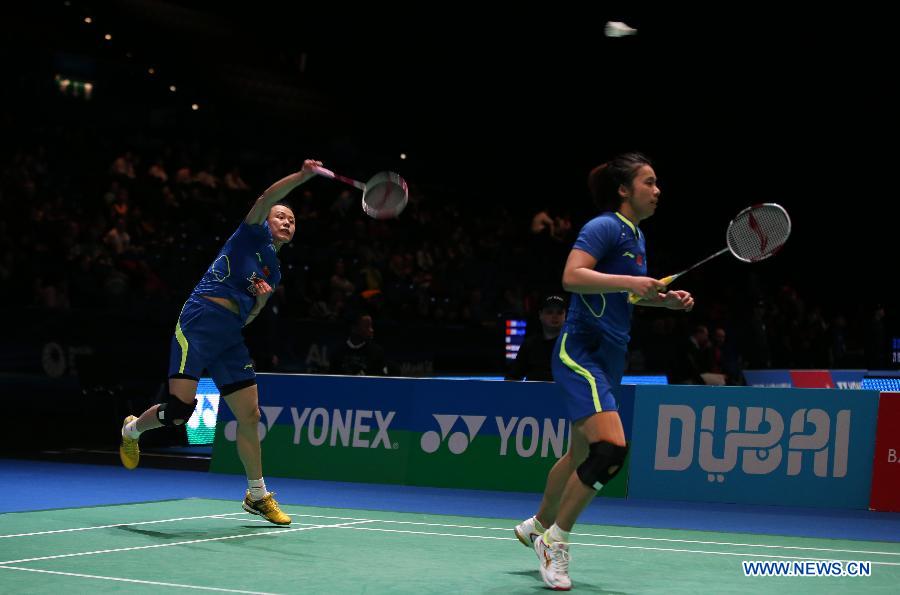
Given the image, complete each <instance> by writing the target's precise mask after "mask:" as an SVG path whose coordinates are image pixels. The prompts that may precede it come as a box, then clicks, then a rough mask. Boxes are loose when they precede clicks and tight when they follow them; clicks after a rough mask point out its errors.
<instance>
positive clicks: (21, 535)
mask: <svg viewBox="0 0 900 595" xmlns="http://www.w3.org/2000/svg"><path fill="white" fill-rule="evenodd" d="M236 514H246V513H245V512H224V513H222V514H206V515H203V516H183V517H178V518H174V519H160V520H158V521H137V522H133V523H116V524H115V525H95V526H93V527H75V528H73V529H54V530H52V531H35V532H33V533H11V534H8V535H0V539H4V538H8V537H31V536H33V535H52V534H54V533H71V532H72V531H93V530H94V529H111V528H114V527H130V526H132V525H153V524H155V523H173V522H175V521H192V520H194V519H217V518H222V517H227V516H230V515H236Z"/></svg>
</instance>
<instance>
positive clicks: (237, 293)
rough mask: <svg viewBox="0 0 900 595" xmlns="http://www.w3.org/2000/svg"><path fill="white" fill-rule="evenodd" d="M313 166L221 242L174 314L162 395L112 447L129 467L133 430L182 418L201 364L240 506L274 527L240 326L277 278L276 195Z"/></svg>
mask: <svg viewBox="0 0 900 595" xmlns="http://www.w3.org/2000/svg"><path fill="white" fill-rule="evenodd" d="M321 165H322V164H321V162H319V161H313V160H307V161H305V162H304V163H303V168H302V169H301V170H300V171H298V172H296V173H293V174H291V175H289V176H287V177H285V178H283V179H281V180H279V181H277V182H275V183H274V184H272V186H271V187H269V189H268V190H266V191H265V192H264V193H263V195H262V196H260V197H259V199H257V201H256V203H255V204H254V205H253V208H252V209H250V212H249V213H248V214H247V217H246V218H245V219H244V221H242V222H241V224H240V226H239V227H238V229H237V231H235V232H234V234H233V235H232V236H231V237H230V238H229V239H228V241H227V242H225V245H224V246H223V247H222V249H221V250H220V251H219V254H218V256H216V259H215V260H214V261H213V263H212V265H211V266H210V267H209V269H208V270H207V271H206V274H205V275H203V278H202V279H201V280H200V283H198V284H197V286H196V287H195V288H194V291H193V292H192V293H191V295H190V297H189V298H188V300H187V302H185V304H184V307H182V309H181V314H180V315H179V316H178V322H177V324H176V325H175V335H174V336H173V337H172V346H171V352H170V356H169V394H168V396H167V397H166V398H165V400H164V402H163V403H161V404H159V405H154V406H152V407H150V408H149V409H147V410H146V411H145V412H144V413H142V414H141V415H140V417H135V416H133V415H129V416H128V417H126V418H125V421H124V423H123V425H122V443H121V446H120V447H119V456H120V458H121V459H122V464H123V465H125V467H126V468H128V469H134V468H135V467H137V465H138V461H139V459H140V449H139V447H138V440H139V438H140V435H141V433H143V432H146V431H148V430H153V429H155V428H159V427H162V426H179V425H182V424H184V423H186V422H187V420H188V419H189V418H190V417H191V414H192V413H193V411H194V407H195V406H196V405H197V400H196V399H195V398H194V397H195V394H196V392H197V381H198V379H199V378H200V375H201V374H202V373H203V371H204V370H207V371H208V372H209V374H210V376H212V379H213V381H214V382H215V383H216V386H217V387H218V388H219V393H220V394H221V396H222V398H223V399H224V400H225V402H226V403H227V404H228V406H229V407H230V408H231V410H232V411H233V412H234V416H235V418H236V419H237V423H238V429H237V450H238V455H239V456H240V459H241V462H242V463H243V465H244V470H245V471H246V472H247V484H248V490H247V492H246V494H245V496H244V503H243V507H244V510H246V511H247V512H250V513H253V514H257V515H260V516H262V517H264V518H266V519H267V520H268V521H270V522H272V523H274V524H276V525H289V524H290V523H291V517H289V516H288V515H286V514H284V513H283V512H282V511H281V509H280V508H279V507H278V503H277V502H276V501H275V499H274V498H273V494H272V493H270V492H268V491H267V490H266V482H265V481H264V480H263V475H262V460H261V451H260V444H259V435H258V434H257V424H258V423H259V419H260V413H259V397H258V394H257V389H256V372H255V371H254V369H253V364H252V362H251V361H250V354H249V352H248V351H247V347H246V345H245V344H244V339H243V337H242V336H241V328H242V327H244V326H246V325H247V324H250V322H251V321H253V319H254V318H255V317H256V315H257V314H259V313H260V311H261V310H262V309H263V308H264V307H265V305H266V302H267V301H268V299H269V298H270V297H271V296H272V292H273V289H274V288H275V287H276V286H277V285H278V282H279V281H280V280H281V269H280V267H279V262H278V256H277V254H278V250H279V249H280V248H281V247H282V246H283V245H284V244H286V243H288V242H290V241H291V239H292V238H293V237H294V231H295V220H294V213H293V211H292V210H291V209H290V207H288V206H287V205H285V204H281V203H279V201H280V200H281V199H283V198H284V197H285V196H286V195H287V194H288V193H289V192H290V191H291V190H293V189H294V188H296V187H297V186H299V185H300V184H303V183H304V182H306V181H307V180H309V179H310V178H312V177H313V176H315V175H316V173H315V168H316V167H319V166H321Z"/></svg>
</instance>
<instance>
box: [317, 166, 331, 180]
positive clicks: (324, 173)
mask: <svg viewBox="0 0 900 595" xmlns="http://www.w3.org/2000/svg"><path fill="white" fill-rule="evenodd" d="M312 170H313V171H314V172H316V173H317V174H319V175H320V176H325V177H326V178H334V172H333V171H331V170H330V169H325V168H324V167H320V166H316V167H314V168H312Z"/></svg>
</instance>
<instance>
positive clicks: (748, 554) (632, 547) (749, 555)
mask: <svg viewBox="0 0 900 595" xmlns="http://www.w3.org/2000/svg"><path fill="white" fill-rule="evenodd" d="M349 525H350V523H346V524H345V526H341V525H332V526H334V527H337V528H338V529H354V530H357V531H380V532H384V533H408V534H412V535H436V536H440V537H466V538H469V539H500V540H509V541H518V539H516V538H515V537H490V536H486V535H459V534H456V533H429V532H427V531H403V530H400V529H376V528H374V527H351V526H349ZM569 543H570V544H571V545H585V546H589V547H605V548H613V549H626V550H651V551H659V552H677V553H685V554H709V555H713V556H744V557H745V558H785V559H788V560H797V559H798V558H793V557H791V556H777V555H775V554H756V553H753V552H708V551H703V550H683V549H676V548H664V547H647V546H641V545H612V544H606V543H579V542H576V541H572V542H569ZM799 559H800V560H814V561H819V562H847V561H848V560H835V559H832V558H799ZM872 564H879V565H882V566H900V562H872Z"/></svg>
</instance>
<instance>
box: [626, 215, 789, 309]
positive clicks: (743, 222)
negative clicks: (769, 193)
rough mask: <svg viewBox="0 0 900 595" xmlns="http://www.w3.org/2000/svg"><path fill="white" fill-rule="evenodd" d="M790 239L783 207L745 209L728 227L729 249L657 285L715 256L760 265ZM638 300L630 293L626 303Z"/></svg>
mask: <svg viewBox="0 0 900 595" xmlns="http://www.w3.org/2000/svg"><path fill="white" fill-rule="evenodd" d="M790 235H791V218H790V217H789V216H788V214H787V211H785V210H784V207H782V206H781V205H777V204H775V203H771V202H767V203H763V204H760V205H754V206H752V207H747V208H746V209H744V210H743V211H741V212H740V213H738V214H737V216H736V217H735V218H734V219H732V220H731V223H729V224H728V231H727V232H726V234H725V239H726V241H727V244H728V246H727V247H726V248H723V249H721V250H719V251H718V252H716V253H715V254H713V255H712V256H708V257H706V258H704V259H703V260H701V261H700V262H698V263H696V264H694V265H691V266H690V267H688V268H686V269H684V270H683V271H681V272H680V273H675V274H674V275H669V276H668V277H664V278H662V279H660V280H659V281H660V283H663V284H664V285H666V286H668V285H671V284H672V282H673V281H675V279H677V278H678V277H680V276H682V275H684V274H685V273H687V272H688V271H692V270H694V269H696V268H697V267H698V266H700V265H701V264H704V263H707V262H709V261H710V260H712V259H713V258H715V257H717V256H721V255H722V254H725V253H726V252H731V253H732V254H733V255H734V257H735V258H737V259H738V260H740V261H743V262H759V261H760V260H765V259H767V258H769V257H770V256H773V255H774V254H775V253H776V252H778V251H779V250H781V247H782V246H784V244H785V242H787V239H788V236H790ZM640 300H641V297H640V296H639V295H636V294H634V293H631V294H629V295H628V301H629V302H631V303H632V304H636V303H637V302H639V301H640Z"/></svg>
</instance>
